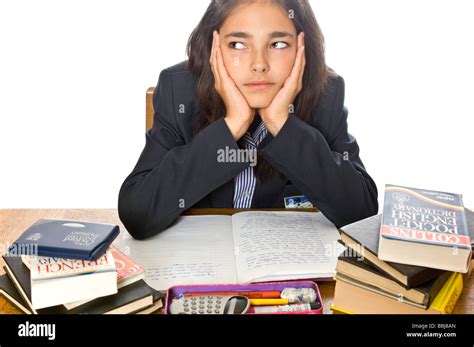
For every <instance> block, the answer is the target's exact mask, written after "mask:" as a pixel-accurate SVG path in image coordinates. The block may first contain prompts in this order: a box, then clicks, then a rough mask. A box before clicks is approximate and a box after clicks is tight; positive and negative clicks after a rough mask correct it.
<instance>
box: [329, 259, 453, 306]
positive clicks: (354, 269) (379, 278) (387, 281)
mask: <svg viewBox="0 0 474 347" xmlns="http://www.w3.org/2000/svg"><path fill="white" fill-rule="evenodd" d="M336 270H337V275H336V278H337V276H341V275H342V276H346V277H348V278H351V279H353V280H354V281H357V282H360V283H363V284H366V285H368V286H371V287H373V288H378V289H380V290H381V291H384V292H387V293H389V294H391V295H393V296H395V297H396V298H398V299H399V300H403V301H405V302H407V303H413V304H414V305H416V306H420V307H423V308H428V306H429V304H430V302H431V300H432V299H433V298H434V297H435V296H436V295H437V294H438V292H439V291H440V289H441V288H442V286H443V285H444V283H445V282H446V281H447V280H448V278H449V277H450V275H451V272H448V271H445V272H443V273H442V274H441V275H439V276H438V277H436V278H433V279H432V280H430V281H428V282H426V283H424V284H422V285H420V286H418V287H413V288H411V289H406V288H405V286H403V285H401V284H400V283H398V282H397V281H395V280H393V278H391V277H390V276H388V275H387V274H385V273H384V272H382V271H380V270H379V269H377V268H376V267H375V266H373V265H372V264H371V263H370V262H369V261H367V260H366V259H365V258H363V257H362V256H360V257H354V256H350V257H349V256H345V255H341V256H340V257H339V260H338V262H337V267H336Z"/></svg>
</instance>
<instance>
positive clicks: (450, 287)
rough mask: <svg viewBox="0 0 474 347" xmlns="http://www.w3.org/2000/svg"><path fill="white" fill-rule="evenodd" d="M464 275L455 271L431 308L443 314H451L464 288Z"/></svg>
mask: <svg viewBox="0 0 474 347" xmlns="http://www.w3.org/2000/svg"><path fill="white" fill-rule="evenodd" d="M463 286H464V285H463V277H462V274H460V273H458V272H453V273H452V274H451V276H450V277H449V279H448V280H447V281H446V283H445V284H444V286H443V288H441V290H440V291H439V293H438V295H436V297H435V299H434V300H433V302H432V304H431V305H430V308H432V309H434V310H436V311H439V312H440V313H441V314H450V313H452V312H453V310H454V307H455V306H456V303H457V301H458V299H459V296H460V295H461V293H462V290H463Z"/></svg>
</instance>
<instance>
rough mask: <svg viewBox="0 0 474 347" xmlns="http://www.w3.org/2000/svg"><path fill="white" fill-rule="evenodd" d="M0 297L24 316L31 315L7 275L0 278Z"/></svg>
mask: <svg viewBox="0 0 474 347" xmlns="http://www.w3.org/2000/svg"><path fill="white" fill-rule="evenodd" d="M0 296H1V297H4V298H5V299H6V300H7V301H8V302H10V303H11V304H12V305H13V306H15V307H16V308H18V309H19V310H20V311H22V312H23V313H26V314H31V311H30V310H29V308H28V304H27V303H26V302H25V301H24V300H23V298H22V297H21V295H20V293H18V291H17V290H16V288H15V286H14V285H13V283H12V282H11V281H10V279H9V278H8V276H7V275H1V276H0Z"/></svg>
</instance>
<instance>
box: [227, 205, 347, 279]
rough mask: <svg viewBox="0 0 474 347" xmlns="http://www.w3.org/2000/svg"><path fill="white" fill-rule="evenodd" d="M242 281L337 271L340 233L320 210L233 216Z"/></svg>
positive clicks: (328, 274)
mask: <svg viewBox="0 0 474 347" xmlns="http://www.w3.org/2000/svg"><path fill="white" fill-rule="evenodd" d="M232 224H233V235H234V246H235V254H236V267H237V279H238V281H239V282H242V283H246V282H263V281H270V280H291V279H309V278H327V277H332V276H334V275H335V274H336V263H337V257H338V256H339V254H340V253H341V252H342V250H343V249H344V247H342V246H341V245H340V244H339V243H338V242H337V240H338V239H339V232H338V230H337V228H336V227H335V226H334V224H332V223H331V222H330V221H329V220H328V219H327V218H326V217H324V215H323V214H322V213H320V212H292V211H288V212H242V213H237V214H235V215H234V216H233V217H232Z"/></svg>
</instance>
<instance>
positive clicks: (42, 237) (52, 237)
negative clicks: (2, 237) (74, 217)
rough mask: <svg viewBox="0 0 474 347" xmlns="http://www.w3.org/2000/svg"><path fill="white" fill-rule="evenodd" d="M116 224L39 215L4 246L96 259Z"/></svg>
mask: <svg viewBox="0 0 474 347" xmlns="http://www.w3.org/2000/svg"><path fill="white" fill-rule="evenodd" d="M119 233H120V229H119V226H118V225H113V224H101V223H88V222H82V221H81V222H80V221H71V220H50V219H40V220H38V221H37V222H36V223H35V224H33V225H32V226H30V227H29V228H28V229H27V230H26V231H25V232H24V233H23V234H22V235H21V236H20V238H19V239H18V240H16V241H15V242H14V243H13V244H12V245H11V246H10V247H9V249H8V253H9V254H10V255H19V254H25V255H34V256H44V257H54V258H65V259H80V260H97V259H98V258H99V257H101V256H102V255H103V254H104V253H105V251H106V250H107V248H108V247H109V246H110V244H111V243H112V241H113V240H114V239H115V238H116V237H117V236H118V234H119Z"/></svg>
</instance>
